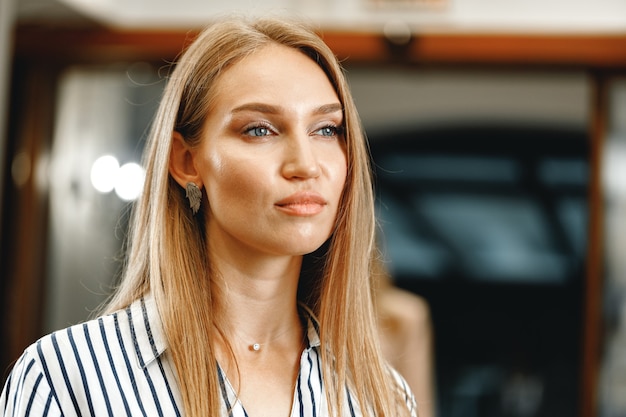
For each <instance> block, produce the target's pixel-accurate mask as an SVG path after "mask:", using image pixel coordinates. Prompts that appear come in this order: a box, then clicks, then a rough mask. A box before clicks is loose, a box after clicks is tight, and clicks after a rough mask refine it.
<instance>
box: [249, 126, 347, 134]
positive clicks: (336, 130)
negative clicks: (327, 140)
mask: <svg viewBox="0 0 626 417" xmlns="http://www.w3.org/2000/svg"><path fill="white" fill-rule="evenodd" d="M257 129H265V131H266V132H265V134H252V133H253V132H254V131H255V130H257ZM326 129H330V130H331V132H332V133H331V134H330V135H325V134H319V136H323V137H335V136H341V135H343V134H344V131H345V130H344V128H343V126H336V125H334V124H328V125H325V126H322V127H320V128H318V129H316V130H314V131H313V133H317V132H320V131H324V130H326ZM243 133H244V134H245V135H247V136H252V137H264V136H269V135H271V134H272V133H273V129H272V127H271V126H270V125H269V124H267V123H258V124H254V125H251V126H248V127H246V128H245V129H244V132H243Z"/></svg>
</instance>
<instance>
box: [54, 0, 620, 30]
mask: <svg viewBox="0 0 626 417" xmlns="http://www.w3.org/2000/svg"><path fill="white" fill-rule="evenodd" d="M59 1H61V2H63V3H66V4H68V5H72V6H73V7H76V8H78V9H79V10H81V11H83V12H85V13H87V14H89V15H91V16H93V17H95V18H96V19H99V20H102V21H104V22H107V23H109V24H112V25H120V26H134V27H139V26H152V27H154V26H160V27H168V26H170V27H176V26H178V27H189V26H203V25H205V24H206V23H207V22H208V21H209V20H210V19H211V18H212V17H213V16H215V15H216V14H223V13H228V12H231V11H233V10H237V11H242V12H244V13H249V14H258V13H261V14H267V13H268V12H270V13H280V12H281V11H286V12H288V13H295V14H298V15H301V16H304V17H306V18H308V19H312V20H313V21H314V22H316V23H317V24H319V25H320V26H321V27H323V28H326V27H328V28H332V27H335V28H337V27H339V28H344V29H357V30H361V29H368V30H377V31H378V30H382V29H383V27H384V25H385V24H386V23H388V22H389V21H392V20H401V21H404V22H406V23H407V24H408V25H410V26H411V28H412V29H413V31H417V32H419V31H423V30H430V31H436V30H444V31H470V32H471V31H481V32H484V31H507V32H515V31H524V32H528V31H531V32H532V31H539V32H551V31H560V32H576V31H585V32H589V31H594V32H598V31H599V32H606V31H611V32H615V31H624V30H626V1H624V0H550V1H545V0H497V1H496V0H263V1H258V0H230V1H228V2H223V1H207V0H177V1H171V0H59ZM384 3H387V4H393V6H387V7H380V6H375V4H384Z"/></svg>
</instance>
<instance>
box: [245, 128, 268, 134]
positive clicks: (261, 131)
mask: <svg viewBox="0 0 626 417" xmlns="http://www.w3.org/2000/svg"><path fill="white" fill-rule="evenodd" d="M246 133H247V134H248V135H250V136H267V135H269V134H270V133H271V132H270V130H269V128H267V127H265V126H255V127H251V128H250V129H248V130H246Z"/></svg>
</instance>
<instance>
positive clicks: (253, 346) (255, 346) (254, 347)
mask: <svg viewBox="0 0 626 417" xmlns="http://www.w3.org/2000/svg"><path fill="white" fill-rule="evenodd" d="M250 349H252V350H254V351H255V352H258V351H259V350H261V345H260V344H259V343H255V344H253V345H251V346H250Z"/></svg>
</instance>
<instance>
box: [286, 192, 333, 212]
mask: <svg viewBox="0 0 626 417" xmlns="http://www.w3.org/2000/svg"><path fill="white" fill-rule="evenodd" d="M326 205H328V202H327V201H326V200H325V199H324V198H323V197H322V196H321V195H319V194H317V193H313V192H298V193H295V194H292V195H290V196H289V197H287V198H284V199H282V200H280V201H278V202H277V203H276V204H275V206H276V208H278V210H280V211H282V212H283V213H286V214H289V215H292V216H301V217H307V216H314V215H316V214H318V213H320V212H321V211H322V210H324V207H325V206H326Z"/></svg>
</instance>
